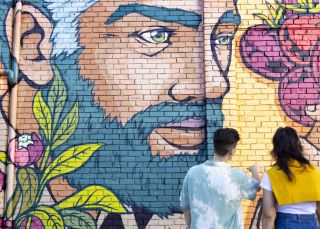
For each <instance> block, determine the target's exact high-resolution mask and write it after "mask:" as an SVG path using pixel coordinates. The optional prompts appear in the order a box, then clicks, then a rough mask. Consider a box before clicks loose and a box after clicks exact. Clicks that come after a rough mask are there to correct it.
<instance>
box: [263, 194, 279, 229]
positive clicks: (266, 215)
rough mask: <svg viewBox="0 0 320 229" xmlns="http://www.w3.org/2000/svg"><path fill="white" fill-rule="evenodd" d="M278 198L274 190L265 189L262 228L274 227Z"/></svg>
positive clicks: (269, 228)
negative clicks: (276, 198)
mask: <svg viewBox="0 0 320 229" xmlns="http://www.w3.org/2000/svg"><path fill="white" fill-rule="evenodd" d="M275 207H276V200H275V197H274V195H273V192H271V191H268V190H265V189H263V204H262V229H272V228H273V225H274V220H275V215H276V214H275Z"/></svg>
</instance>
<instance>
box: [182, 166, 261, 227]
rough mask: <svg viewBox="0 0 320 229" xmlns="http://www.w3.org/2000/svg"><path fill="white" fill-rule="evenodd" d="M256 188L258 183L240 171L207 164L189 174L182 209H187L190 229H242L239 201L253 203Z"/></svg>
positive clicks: (183, 191)
mask: <svg viewBox="0 0 320 229" xmlns="http://www.w3.org/2000/svg"><path fill="white" fill-rule="evenodd" d="M258 188H259V184H258V182H257V181H256V180H255V179H253V178H252V177H250V176H248V175H247V174H245V173H244V172H243V171H241V170H240V169H236V168H232V167H231V166H230V165H228V164H227V163H224V162H213V161H206V162H204V163H202V164H200V165H197V166H194V167H192V168H191V169H190V170H189V171H188V173H187V175H186V177H185V179H184V182H183V187H182V192H181V196H180V202H181V207H182V209H188V208H190V211H191V229H204V228H205V229H241V228H243V218H242V207H241V200H242V199H250V200H254V199H255V197H256V193H257V190H258Z"/></svg>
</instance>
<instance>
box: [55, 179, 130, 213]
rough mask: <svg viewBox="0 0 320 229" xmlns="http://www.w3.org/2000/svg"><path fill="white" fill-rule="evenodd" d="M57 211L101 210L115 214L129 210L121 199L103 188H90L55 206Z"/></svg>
mask: <svg viewBox="0 0 320 229" xmlns="http://www.w3.org/2000/svg"><path fill="white" fill-rule="evenodd" d="M54 208H55V209H57V210H60V209H69V208H80V209H86V210H101V211H106V212H113V213H126V212H127V210H126V209H125V208H124V206H123V205H122V204H121V202H120V201H119V199H118V198H117V197H116V196H115V195H114V194H113V193H112V192H111V191H109V190H108V189H106V188H104V187H102V186H95V185H93V186H89V187H87V188H85V189H83V190H81V191H78V192H76V193H75V194H73V195H72V196H70V197H67V198H65V199H64V200H62V201H60V202H59V203H57V204H55V206H54Z"/></svg>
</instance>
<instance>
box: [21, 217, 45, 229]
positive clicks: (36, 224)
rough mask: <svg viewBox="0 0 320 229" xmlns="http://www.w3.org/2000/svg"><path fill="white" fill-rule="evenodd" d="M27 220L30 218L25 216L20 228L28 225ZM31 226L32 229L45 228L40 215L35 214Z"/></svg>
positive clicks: (22, 228)
mask: <svg viewBox="0 0 320 229" xmlns="http://www.w3.org/2000/svg"><path fill="white" fill-rule="evenodd" d="M27 222H28V218H25V219H24V220H23V221H22V223H21V225H20V229H25V228H26V225H27ZM30 228H32V229H43V228H44V225H43V223H42V221H41V220H40V219H39V218H38V217H35V216H34V217H32V219H31V224H30Z"/></svg>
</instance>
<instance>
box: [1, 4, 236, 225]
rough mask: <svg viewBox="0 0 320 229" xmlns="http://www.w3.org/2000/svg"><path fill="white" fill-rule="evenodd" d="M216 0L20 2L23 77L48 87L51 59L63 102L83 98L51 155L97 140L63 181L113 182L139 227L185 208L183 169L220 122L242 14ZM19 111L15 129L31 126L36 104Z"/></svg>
mask: <svg viewBox="0 0 320 229" xmlns="http://www.w3.org/2000/svg"><path fill="white" fill-rule="evenodd" d="M220 3H221V4H219V6H220V5H221V6H222V8H221V9H218V8H217V6H216V4H215V1H213V0H210V1H204V2H203V4H204V7H203V5H202V4H199V1H196V0H187V1H180V0H174V1H162V2H159V1H155V0H145V1H139V2H137V1H126V2H123V1H120V0H114V1H110V0H101V1H97V0H95V1H93V0H86V1H83V0H72V1H58V0H46V1H43V2H42V1H41V2H35V1H32V2H31V3H30V4H26V5H24V7H23V16H24V18H23V20H22V38H21V44H22V48H21V56H20V65H19V66H20V71H21V76H20V79H19V80H20V85H26V84H28V86H31V87H33V88H40V89H41V90H42V92H43V94H44V95H46V93H48V92H47V90H48V89H47V87H46V85H47V83H48V82H49V81H50V80H51V77H52V76H53V65H55V66H56V67H57V68H58V70H59V72H60V74H61V77H62V78H63V80H64V82H65V84H66V85H67V88H68V91H67V95H68V97H67V100H66V110H67V109H68V110H70V107H71V106H72V104H74V102H75V101H78V103H79V122H78V125H77V127H76V130H75V132H74V134H73V136H72V137H71V138H70V139H69V140H68V141H67V142H65V143H64V144H63V145H61V146H59V147H58V148H57V149H56V150H55V151H54V152H52V156H53V157H56V156H58V155H59V154H60V153H61V152H62V151H63V150H65V149H67V148H69V147H70V146H74V145H78V144H80V143H83V142H86V143H97V142H98V143H102V144H103V145H104V146H103V147H101V148H100V149H99V150H98V151H97V152H96V153H95V154H94V155H93V157H92V158H90V160H89V161H88V163H86V164H85V165H84V166H83V167H82V168H80V169H78V170H77V171H76V172H74V173H71V174H68V175H67V181H68V184H69V185H71V186H72V187H73V188H74V189H77V190H80V189H82V188H84V187H86V186H88V185H92V184H96V185H102V186H104V187H106V188H108V189H111V190H112V191H113V192H114V193H115V194H116V195H117V197H118V198H119V199H120V200H121V202H123V203H124V204H126V205H127V206H130V207H132V209H133V212H134V213H135V217H136V219H137V223H138V227H139V228H145V226H146V225H147V223H148V221H149V220H150V218H151V216H152V215H153V214H156V215H158V216H160V217H167V216H168V215H170V214H173V213H177V212H181V209H180V206H179V190H180V189H181V185H182V181H183V177H184V176H185V173H186V172H187V170H188V169H189V168H190V167H191V166H193V165H196V164H199V163H202V162H203V161H205V160H206V159H207V157H208V152H212V151H211V150H210V149H212V148H213V147H212V136H213V133H214V132H215V130H216V129H217V128H219V127H221V126H222V122H223V114H222V112H221V103H222V99H223V96H224V95H225V94H226V93H227V92H228V89H229V82H228V79H227V75H228V71H229V66H230V60H231V47H232V40H233V36H234V33H235V32H236V29H237V27H238V25H239V23H240V17H239V15H238V12H237V9H236V3H235V2H232V1H229V0H221V1H220ZM203 8H205V9H208V8H214V9H215V11H216V12H215V13H212V14H211V12H207V11H203ZM62 9H63V10H62ZM4 15H6V13H5V14H4ZM5 21H6V22H8V24H9V23H10V21H8V19H6V20H5ZM3 29H4V30H3V31H6V28H3ZM9 43H10V39H9ZM30 46H31V47H30ZM204 46H206V47H207V48H205V53H204V55H203V47H204ZM30 50H32V51H31V54H30ZM203 56H204V57H203ZM204 62H205V66H204ZM204 68H205V71H204ZM49 84H50V82H49ZM42 85H44V86H42ZM22 87H23V86H22ZM26 87H27V86H26ZM20 91H21V90H20ZM26 91H28V90H26ZM29 91H30V89H29ZM20 93H21V92H20ZM25 97H26V98H29V97H27V96H25ZM21 107H22V106H20V109H21ZM24 109H26V108H25V107H24ZM63 112H64V111H62V113H63ZM18 115H19V116H20V118H19V117H18V119H19V120H18V127H17V128H18V129H20V130H22V131H30V128H32V127H33V126H34V125H33V124H30V125H29V126H26V125H25V123H23V122H25V120H29V118H30V119H31V118H32V112H24V113H23V116H24V117H21V112H19V111H18ZM20 127H21V128H20ZM59 182H62V181H59ZM59 182H57V183H56V185H55V184H54V185H51V191H52V193H54V198H56V199H59V198H60V199H61V198H63V197H64V196H62V197H61V196H57V195H55V193H59V190H60V188H61V185H60V183H59ZM141 215H144V217H145V219H144V220H139V219H140V218H141V217H140V216H141ZM113 217H115V218H118V216H113V215H112V214H110V215H109V216H108V219H107V220H106V221H105V222H104V223H103V225H102V227H104V226H106V227H107V226H111V225H110V224H109V223H110V222H111V221H115V218H113ZM120 224H121V223H120Z"/></svg>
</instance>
